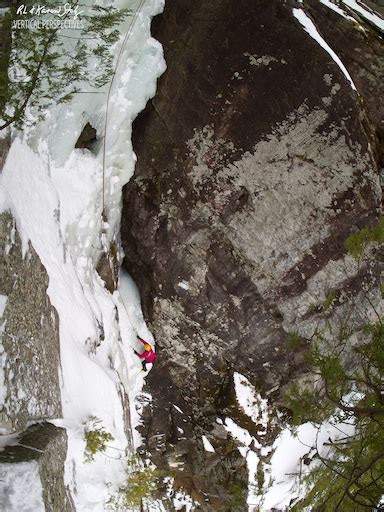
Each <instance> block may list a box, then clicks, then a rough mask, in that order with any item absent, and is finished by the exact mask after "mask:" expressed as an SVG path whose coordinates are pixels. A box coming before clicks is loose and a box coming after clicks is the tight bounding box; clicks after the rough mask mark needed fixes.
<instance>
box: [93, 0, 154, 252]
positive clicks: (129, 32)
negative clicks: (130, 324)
mask: <svg viewBox="0 0 384 512" xmlns="http://www.w3.org/2000/svg"><path fill="white" fill-rule="evenodd" d="M144 3H145V0H141V1H140V4H139V6H138V8H137V9H136V12H135V14H134V16H133V18H132V20H131V23H130V24H129V26H128V29H127V32H126V34H125V37H124V41H123V44H122V45H121V47H120V50H119V53H118V56H117V60H116V65H115V67H114V70H113V73H112V79H111V81H110V83H109V86H108V91H107V100H106V110H105V122H104V138H103V173H102V180H103V183H102V210H101V233H102V235H101V236H102V244H103V242H104V243H105V242H106V240H105V239H104V240H103V232H104V228H105V224H106V214H105V166H106V146H107V144H106V140H107V127H108V114H109V100H110V96H111V91H112V87H113V83H114V80H115V76H116V72H117V69H118V67H119V64H120V60H121V56H122V54H123V51H124V50H125V47H126V45H127V42H128V40H129V38H130V36H131V34H132V31H133V28H134V26H135V23H136V21H137V19H138V17H139V13H140V11H141V9H142V8H143V5H144ZM104 238H105V237H104ZM103 248H104V249H106V247H105V246H104V245H103Z"/></svg>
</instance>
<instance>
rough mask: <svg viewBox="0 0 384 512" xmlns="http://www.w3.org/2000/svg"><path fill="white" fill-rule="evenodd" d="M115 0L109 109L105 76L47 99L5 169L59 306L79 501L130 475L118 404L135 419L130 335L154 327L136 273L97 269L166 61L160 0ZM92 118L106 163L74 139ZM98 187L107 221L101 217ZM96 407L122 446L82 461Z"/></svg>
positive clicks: (137, 383) (11, 202)
mask: <svg viewBox="0 0 384 512" xmlns="http://www.w3.org/2000/svg"><path fill="white" fill-rule="evenodd" d="M119 7H128V8H130V9H132V11H133V13H134V15H133V16H130V17H128V18H127V20H126V21H125V22H124V24H123V26H122V28H121V39H120V41H119V43H118V44H117V46H116V55H117V54H118V52H119V51H120V48H121V45H122V43H123V39H124V37H125V35H126V34H127V33H129V38H128V40H127V44H126V45H125V46H124V47H123V49H122V53H121V57H120V61H119V65H118V67H117V71H116V75H115V77H114V81H113V84H112V87H111V91H110V100H109V105H108V109H109V111H108V119H107V121H106V120H105V114H106V97H107V94H106V93H107V88H105V90H104V91H103V94H91V93H90V94H81V95H78V96H77V97H75V98H74V99H73V100H72V101H71V102H70V103H69V104H64V105H54V106H52V108H51V109H50V110H49V112H48V114H47V116H46V119H45V120H44V121H43V122H41V123H39V124H38V125H36V126H35V127H34V128H32V129H29V130H27V131H25V132H23V133H15V134H13V135H14V140H13V143H12V145H11V148H10V151H9V155H8V158H7V161H6V165H5V167H4V170H3V175H2V186H3V189H4V190H5V197H4V198H3V200H2V208H3V209H5V208H7V209H10V210H11V212H12V214H13V216H14V217H15V218H16V222H17V229H18V232H19V233H20V236H21V239H22V243H23V249H24V252H25V251H26V250H27V244H28V241H30V242H31V244H32V245H33V247H34V249H35V250H36V252H37V254H38V256H39V258H40V259H41V262H42V263H43V265H44V267H45V268H46V270H47V273H48V276H49V288H48V295H49V297H50V300H51V303H52V305H53V306H54V307H55V308H56V310H57V312H58V315H59V321H60V353H61V390H62V408H63V416H64V419H63V420H62V421H57V423H59V424H60V425H63V426H65V427H66V428H67V433H68V456H67V461H66V473H65V478H66V484H67V485H68V486H69V489H70V490H71V492H72V495H73V498H74V502H75V505H76V509H77V510H78V511H82V510H84V511H85V510H86V511H91V510H92V511H98V510H103V509H104V504H105V501H106V500H107V498H108V496H109V495H110V494H111V492H113V490H114V488H115V486H116V485H118V484H120V483H121V482H122V480H123V479H124V476H125V469H126V456H125V455H124V453H125V451H126V450H127V449H128V450H129V451H131V450H132V449H133V446H134V445H135V444H137V443H138V441H139V440H138V439H137V438H136V437H135V434H134V424H133V425H132V424H130V422H129V416H130V414H129V412H130V411H127V410H124V405H123V404H124V403H126V402H127V401H126V398H127V397H128V398H129V403H130V407H131V409H132V410H131V413H132V414H131V417H132V418H133V419H134V420H137V416H135V410H134V399H135V395H136V394H137V392H138V391H139V389H140V387H141V384H142V380H143V379H142V375H143V374H142V373H140V368H141V366H140V362H139V361H138V360H137V358H136V356H134V355H133V351H132V348H131V347H134V346H135V343H136V340H135V336H136V334H135V330H137V331H138V332H139V333H140V334H141V335H142V336H145V337H147V338H148V337H150V333H149V332H148V331H147V329H146V327H145V324H144V322H143V319H142V316H141V310H140V300H139V297H138V295H137V293H136V292H135V288H134V285H133V284H132V282H130V281H129V277H127V276H125V277H123V278H122V279H121V284H120V290H118V291H116V292H115V293H114V294H113V295H111V294H110V293H109V292H108V291H107V290H106V288H105V287H104V283H103V281H102V280H101V279H100V277H99V275H98V274H97V272H96V264H97V262H98V260H99V258H100V256H101V255H102V253H103V250H104V249H105V248H106V247H109V243H110V241H111V240H112V239H113V238H115V239H116V237H118V233H119V223H120V204H121V190H122V187H123V185H124V184H125V183H126V182H127V181H128V180H129V178H130V176H131V175H132V173H133V169H134V165H135V155H134V153H133V150H132V145H131V124H132V120H133V119H134V118H135V116H136V115H137V113H138V112H139V111H140V110H142V109H143V108H144V106H145V104H146V102H147V100H148V99H149V98H150V97H152V96H153V95H154V93H155V90H156V79H157V78H158V76H159V75H160V74H161V73H162V72H163V71H164V69H165V63H164V59H163V55H162V48H161V45H160V44H158V43H157V42H156V41H155V40H154V39H152V38H151V35H150V23H151V18H152V17H153V16H154V15H156V14H158V13H159V12H161V10H162V9H163V0H149V1H147V2H137V1H136V2H135V1H133V0H123V2H120V5H119ZM87 122H90V123H91V124H92V125H93V126H95V128H96V129H97V133H98V138H100V139H102V137H103V136H105V133H104V129H105V128H106V130H107V137H106V138H105V143H106V147H105V155H104V160H105V169H104V172H103V151H102V147H101V149H99V151H98V152H95V153H92V152H90V151H88V150H81V149H74V145H75V143H76V140H77V138H78V136H79V134H80V132H81V131H82V129H83V127H84V125H85V124H86V123H87ZM103 187H104V188H105V190H104V194H103ZM2 195H3V194H2ZM103 195H104V201H105V204H104V213H105V215H106V221H107V223H106V224H104V225H103V226H102V209H103V204H102V202H103ZM102 228H103V230H104V239H103V240H102ZM120 256H121V255H120ZM90 416H96V417H97V418H99V419H100V420H101V422H102V425H103V426H104V428H105V429H106V430H107V431H108V432H110V433H111V434H112V435H113V437H114V441H113V442H111V443H110V444H111V445H112V446H113V447H114V448H118V450H115V449H108V450H107V452H106V454H105V455H103V454H98V455H96V457H95V461H94V462H91V463H89V464H84V462H83V452H84V447H85V443H84V438H83V436H84V426H85V424H86V422H87V420H88V419H89V417H90ZM119 450H120V451H119ZM109 484H111V486H110V485H109Z"/></svg>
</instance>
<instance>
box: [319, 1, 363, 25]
mask: <svg viewBox="0 0 384 512" xmlns="http://www.w3.org/2000/svg"><path fill="white" fill-rule="evenodd" d="M320 3H321V4H323V5H325V6H326V7H328V9H331V10H332V11H334V12H336V13H337V14H339V15H340V16H342V17H343V18H345V19H347V20H350V21H353V23H356V20H355V18H352V16H349V15H348V14H347V13H346V12H345V11H344V10H343V9H341V8H340V6H338V5H336V4H334V3H333V2H332V1H331V0H320Z"/></svg>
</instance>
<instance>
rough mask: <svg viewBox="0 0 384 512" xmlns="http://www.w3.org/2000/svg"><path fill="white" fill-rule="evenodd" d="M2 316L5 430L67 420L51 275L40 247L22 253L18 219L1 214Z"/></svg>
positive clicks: (0, 420)
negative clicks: (49, 289) (50, 295)
mask: <svg viewBox="0 0 384 512" xmlns="http://www.w3.org/2000/svg"><path fill="white" fill-rule="evenodd" d="M0 240H1V242H0V275H1V281H0V294H1V295H4V296H6V297H7V298H6V304H5V310H4V313H3V317H2V318H0V321H1V324H2V327H1V328H0V339H1V345H2V347H1V348H2V350H1V352H2V353H1V360H2V367H3V382H4V383H3V382H2V383H1V385H2V386H4V388H3V390H2V391H3V395H2V397H1V398H2V400H1V403H0V407H1V408H0V427H1V429H2V430H3V433H10V432H14V431H22V430H24V429H25V428H26V427H27V424H30V422H33V421H35V420H42V419H48V418H58V417H60V416H61V414H62V413H61V395H60V385H59V368H60V359H59V334H58V327H59V325H58V317H57V313H56V311H55V309H54V308H53V307H52V305H51V303H50V301H49V298H48V296H47V293H46V292H47V287H48V276H47V273H46V271H45V269H44V267H43V266H42V264H41V262H40V259H39V257H38V256H37V254H36V252H35V251H34V249H33V248H32V247H31V246H29V248H28V250H27V252H26V254H25V255H24V257H23V255H22V250H21V242H20V238H19V235H18V233H17V230H16V225H15V221H14V219H13V218H12V216H11V215H10V214H8V213H2V214H1V215H0Z"/></svg>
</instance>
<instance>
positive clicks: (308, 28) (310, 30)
mask: <svg viewBox="0 0 384 512" xmlns="http://www.w3.org/2000/svg"><path fill="white" fill-rule="evenodd" d="M292 11H293V15H294V17H295V18H296V19H297V20H298V21H299V23H300V24H301V25H302V27H303V28H304V30H305V32H307V34H309V35H310V37H312V39H314V40H315V41H316V42H317V43H318V44H319V45H320V46H321V47H322V48H323V49H324V50H325V51H326V52H327V53H328V54H329V55H330V56H331V58H332V60H334V62H335V63H336V64H337V65H338V66H339V68H340V70H341V72H342V73H343V75H344V76H345V78H346V79H347V80H348V82H349V83H350V85H351V87H352V89H353V90H354V91H357V89H356V86H355V84H354V83H353V80H352V78H351V76H350V74H349V73H348V71H347V68H346V67H345V66H344V64H343V63H342V62H341V60H340V59H339V57H338V56H337V55H336V53H335V52H334V51H333V50H332V48H331V47H330V46H329V45H328V44H327V43H326V42H325V41H324V39H323V38H322V37H321V35H320V34H319V32H318V31H317V28H316V27H315V25H314V23H313V21H312V20H311V18H309V16H307V14H306V13H305V12H304V11H303V10H302V9H293V10H292Z"/></svg>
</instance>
